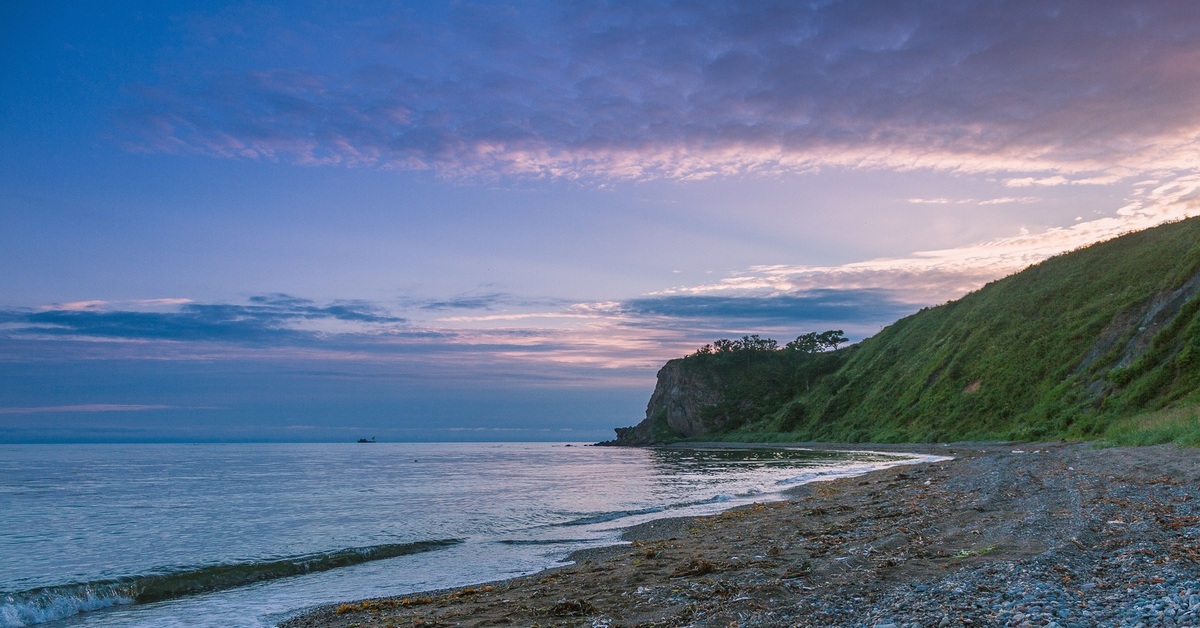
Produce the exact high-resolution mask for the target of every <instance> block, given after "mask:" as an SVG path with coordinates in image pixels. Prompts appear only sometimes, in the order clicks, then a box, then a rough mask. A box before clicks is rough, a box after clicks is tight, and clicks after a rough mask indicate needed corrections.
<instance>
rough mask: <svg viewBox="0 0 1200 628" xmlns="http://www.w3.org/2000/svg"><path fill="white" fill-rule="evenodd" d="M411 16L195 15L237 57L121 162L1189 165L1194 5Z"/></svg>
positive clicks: (646, 173)
mask: <svg viewBox="0 0 1200 628" xmlns="http://www.w3.org/2000/svg"><path fill="white" fill-rule="evenodd" d="M404 11H405V10H402V11H401V12H397V13H391V14H379V13H378V7H377V5H368V6H366V7H361V8H360V9H357V10H356V9H348V10H345V12H343V13H341V14H339V15H336V16H331V15H323V14H322V15H308V16H305V17H307V18H308V19H305V20H294V21H292V22H283V21H281V20H278V16H275V17H271V15H270V12H269V11H268V12H266V14H259V15H238V16H216V17H212V16H209V17H206V18H204V19H203V20H201V18H193V24H197V23H200V24H203V25H204V26H203V28H201V27H200V26H195V25H194V26H193V30H194V31H196V32H199V33H202V34H203V36H201V35H196V37H197V40H198V41H197V44H196V45H199V41H203V42H205V45H217V46H224V47H226V48H228V49H229V50H230V53H229V54H227V55H224V56H223V57H221V58H222V59H223V61H221V62H214V63H211V64H209V65H202V66H201V67H184V66H183V65H182V64H183V63H185V62H186V61H187V60H190V59H191V58H192V57H191V56H189V55H188V54H186V53H187V49H186V47H185V50H184V52H182V53H177V54H176V56H175V57H173V58H172V59H173V62H174V63H175V64H176V65H173V66H170V67H169V73H170V76H165V77H164V78H163V80H162V82H161V84H159V85H156V86H153V87H151V86H145V85H143V86H131V94H132V95H133V102H132V103H131V105H130V107H129V109H128V111H127V112H126V115H125V123H126V128H127V129H128V130H129V132H130V134H131V135H130V137H131V139H130V143H131V145H132V146H134V147H135V148H137V149H139V150H149V151H163V152H172V153H200V154H208V155H215V156H220V157H229V158H242V159H270V160H280V161H287V162H294V163H300V164H312V165H321V164H327V165H342V166H366V167H380V168H401V169H430V170H434V171H436V172H438V173H440V174H442V175H445V176H464V175H465V176H476V175H481V174H483V175H495V174H519V175H524V176H546V177H566V178H574V177H601V178H612V177H616V178H634V179H644V178H658V177H677V178H688V177H703V176H711V175H715V174H725V173H731V174H732V173H745V172H762V171H767V172H775V171H794V170H803V169H811V168H818V167H823V166H829V165H838V166H877V167H888V168H914V167H916V168H920V167H928V168H939V169H951V170H962V171H972V172H1011V173H1035V172H1054V173H1061V174H1065V175H1068V176H1070V177H1077V178H1084V177H1094V176H1098V175H1103V176H1125V175H1128V174H1130V173H1132V172H1138V171H1143V170H1147V169H1154V168H1163V167H1170V168H1177V167H1189V166H1190V165H1193V164H1192V161H1194V160H1190V159H1189V156H1190V155H1192V152H1191V151H1192V148H1190V147H1191V146H1192V145H1193V142H1194V140H1193V138H1195V137H1196V136H1197V134H1200V109H1197V108H1196V107H1195V103H1196V102H1200V44H1197V42H1200V5H1197V4H1195V3H1186V2H1166V1H1162V2H1140V3H1131V4H1125V3H1092V2H1083V1H1065V0H1063V1H1057V2H1042V1H1037V2H1034V1H1028V2H1025V1H1018V2H1011V1H1010V2H1000V1H988V0H977V1H962V2H955V3H950V4H947V3H927V2H915V1H913V2H893V1H876V2H832V3H821V4H819V5H808V4H802V3H693V2H688V3H671V2H659V3H636V4H634V3H620V2H611V3H610V2H593V3H569V4H560V3H521V4H517V5H514V6H511V7H509V6H495V5H486V6H473V5H456V7H455V8H446V7H438V8H429V9H428V10H423V11H421V10H416V9H408V10H407V12H404ZM235 19H236V20H238V26H239V29H232V28H229V26H230V25H229V22H232V21H234V20H235ZM273 20H274V21H273ZM301 24H303V26H300V25H301ZM223 26H224V28H222V27H223ZM239 51H244V52H245V54H240V55H239V54H235V53H237V52H239ZM285 59H286V60H288V61H284V60H285ZM297 59H298V60H299V61H297Z"/></svg>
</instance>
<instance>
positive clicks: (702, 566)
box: [671, 556, 717, 578]
mask: <svg viewBox="0 0 1200 628" xmlns="http://www.w3.org/2000/svg"><path fill="white" fill-rule="evenodd" d="M716 570H717V567H716V565H714V564H712V563H710V562H709V561H707V560H705V559H704V558H703V557H700V556H697V557H695V558H693V559H691V560H689V561H688V562H687V564H686V565H682V566H680V567H678V568H676V569H675V571H673V572H671V577H672V578H687V577H691V576H703V575H706V574H710V573H712V572H714V571H716Z"/></svg>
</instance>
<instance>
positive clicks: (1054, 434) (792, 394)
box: [616, 218, 1200, 445]
mask: <svg viewBox="0 0 1200 628" xmlns="http://www.w3.org/2000/svg"><path fill="white" fill-rule="evenodd" d="M1179 408H1200V218H1192V219H1189V220H1185V221H1181V222H1178V223H1172V224H1167V225H1161V226H1159V227H1156V228H1153V229H1149V230H1146V231H1142V232H1138V233H1133V234H1129V235H1126V236H1122V237H1120V238H1116V239H1114V240H1110V241H1108V242H1103V243H1100V244H1096V245H1093V246H1090V247H1087V248H1085V249H1081V250H1079V251H1075V252H1072V253H1069V254H1065V255H1060V256H1057V257H1055V258H1052V259H1050V260H1047V261H1045V262H1042V263H1040V264H1037V265H1035V266H1033V267H1031V268H1029V269H1026V270H1025V271H1022V272H1020V273H1018V274H1016V275H1013V276H1011V277H1008V278H1005V279H1002V280H999V281H996V282H993V283H991V284H989V285H987V286H985V287H983V288H981V289H980V290H977V291H976V292H973V293H971V294H968V295H966V296H965V297H963V298H962V299H959V300H957V301H953V302H950V303H947V304H945V305H942V306H939V307H935V308H927V309H925V310H922V311H921V312H919V313H917V314H914V315H912V316H909V317H906V318H904V319H902V320H900V321H897V322H896V323H895V324H893V325H891V326H889V327H888V328H886V329H884V330H883V331H882V332H880V333H879V334H878V335H877V336H874V337H872V338H869V339H867V340H864V341H863V342H861V343H859V345H857V346H854V347H849V348H847V349H843V350H840V351H836V352H829V353H825V354H815V355H807V356H803V355H801V356H797V355H793V354H789V353H788V352H786V351H768V352H761V351H759V352H744V355H738V354H730V355H694V356H689V357H688V358H683V359H680V360H672V361H671V362H669V363H668V364H667V365H666V366H664V367H663V369H662V370H661V371H660V372H659V375H658V385H657V386H656V388H655V390H654V394H653V395H652V397H651V399H650V403H649V405H648V406H647V409H646V418H645V420H643V421H642V422H641V423H639V424H638V425H637V426H634V427H632V428H621V429H618V430H617V433H618V438H617V441H616V444H630V445H644V444H651V443H659V442H666V441H670V440H677V439H680V438H735V439H749V440H753V439H758V438H779V439H788V440H797V441H805V440H825V441H843V442H853V441H874V442H929V441H946V440H995V439H1021V440H1028V439H1047V438H1094V437H1097V436H1099V435H1101V434H1103V433H1104V432H1105V431H1106V430H1108V429H1109V428H1110V427H1111V426H1113V425H1114V424H1115V423H1116V422H1120V421H1125V420H1127V419H1128V418H1129V417H1133V416H1139V415H1141V414H1143V413H1147V412H1159V411H1166V410H1173V409H1179ZM1189 411H1190V410H1189Z"/></svg>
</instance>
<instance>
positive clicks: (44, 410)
mask: <svg viewBox="0 0 1200 628" xmlns="http://www.w3.org/2000/svg"><path fill="white" fill-rule="evenodd" d="M172 407H173V406H163V405H138V404H118V403H90V404H82V405H74V406H33V407H15V408H2V407H0V414H57V413H60V412H145V411H148V410H169V409H172Z"/></svg>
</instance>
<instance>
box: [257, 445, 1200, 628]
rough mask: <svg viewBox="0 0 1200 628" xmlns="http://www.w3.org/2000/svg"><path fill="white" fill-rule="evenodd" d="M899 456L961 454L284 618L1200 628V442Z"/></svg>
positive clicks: (301, 621) (329, 622)
mask: <svg viewBox="0 0 1200 628" xmlns="http://www.w3.org/2000/svg"><path fill="white" fill-rule="evenodd" d="M871 448H872V449H880V447H879V446H873V447H871ZM896 450H897V451H911V452H915V453H929V454H938V455H944V456H952V457H953V458H952V459H951V460H947V461H942V462H936V463H929V464H923V465H916V466H906V467H895V468H891V469H886V470H883V471H876V472H873V473H870V474H867V475H864V476H859V477H854V478H844V479H839V480H834V481H830V482H822V483H815V484H809V485H805V486H801V487H798V488H797V489H795V490H793V491H792V492H791V494H790V495H789V499H787V500H786V501H779V502H769V503H762V504H754V505H751V506H746V507H741V508H738V509H735V510H730V511H727V512H724V513H722V514H719V515H715V516H711V517H703V518H681V519H667V520H659V521H654V522H650V523H647V524H643V525H641V526H638V527H636V528H632V529H630V530H629V531H628V532H627V533H626V535H625V539H626V541H628V544H627V545H618V546H613V547H608V548H600V549H594V550H587V551H584V552H580V553H578V554H576V555H574V556H572V559H573V560H574V562H573V564H570V565H568V566H565V567H562V568H558V569H554V570H550V571H546V572H541V573H538V574H534V575H531V576H526V577H523V578H517V579H513V580H507V581H503V582H494V583H487V584H480V585H477V586H472V587H467V588H462V589H454V590H447V591H436V592H428V593H421V594H413V595H409V596H404V597H399V598H386V599H372V600H359V601H347V602H345V603H341V604H335V605H329V606H323V607H319V608H315V609H311V610H309V611H308V612H306V613H305V614H303V615H301V616H299V617H295V618H293V619H290V620H288V621H286V622H284V623H283V624H281V626H282V627H283V628H312V627H316V626H329V627H344V628H349V627H352V626H357V627H360V628H383V627H389V626H397V627H398V626H589V627H609V628H616V627H620V626H696V627H701V626H706V627H707V626H714V627H715V626H723V627H728V626H739V627H747V626H874V627H881V628H882V627H893V628H900V627H904V628H917V627H920V628H929V627H931V626H1062V627H1067V626H1080V627H1083V626H1130V627H1132V626H1200V451H1197V450H1195V449H1180V448H1176V447H1174V446H1156V447H1143V448H1109V449H1101V448H1097V447H1095V446H1094V445H1092V444H1088V443H1050V444H1032V445H1031V444H986V445H984V444H954V445H933V446H904V447H899V448H896Z"/></svg>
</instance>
